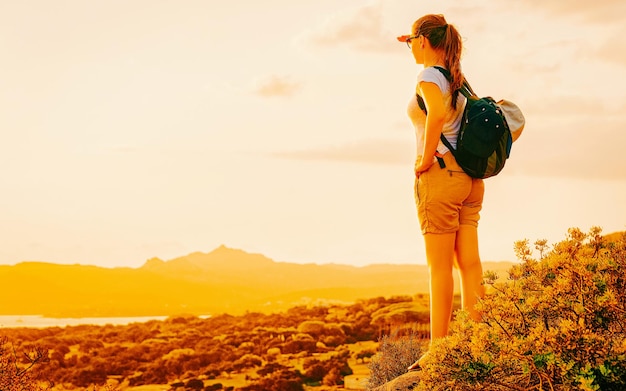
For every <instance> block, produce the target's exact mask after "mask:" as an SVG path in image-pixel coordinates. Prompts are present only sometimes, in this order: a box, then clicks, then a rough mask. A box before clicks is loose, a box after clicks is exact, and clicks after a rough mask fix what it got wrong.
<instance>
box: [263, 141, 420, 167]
mask: <svg viewBox="0 0 626 391" xmlns="http://www.w3.org/2000/svg"><path fill="white" fill-rule="evenodd" d="M414 148H415V146H414V145H413V144H412V143H410V142H407V141H406V140H390V139H376V140H373V139H369V140H360V141H356V142H353V143H348V144H343V145H337V146H325V147H319V148H313V149H308V150H302V151H293V152H278V153H274V154H273V155H274V156H276V157H280V158H285V159H296V160H326V161H340V162H353V163H370V164H394V165H408V166H410V165H411V164H412V161H413V159H414V158H415V157H414Z"/></svg>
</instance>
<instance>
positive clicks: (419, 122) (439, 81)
mask: <svg viewBox="0 0 626 391" xmlns="http://www.w3.org/2000/svg"><path fill="white" fill-rule="evenodd" d="M423 81H424V82H430V83H435V84H436V85H437V86H438V87H439V89H440V90H441V93H442V95H443V103H444V105H445V107H446V108H448V109H449V110H448V111H447V112H446V117H445V121H444V124H443V129H442V133H443V135H444V136H445V137H446V138H447V139H448V141H449V142H450V144H451V145H452V147H453V148H456V138H457V134H458V133H459V128H460V126H461V119H462V118H463V110H464V109H465V103H466V99H465V97H464V96H463V94H461V93H459V96H458V97H457V104H456V110H452V108H451V106H450V100H451V99H452V94H451V92H450V83H449V82H448V79H446V77H445V76H444V74H443V73H441V71H440V70H439V69H437V68H435V67H428V68H424V69H423V70H422V71H421V72H420V73H419V75H418V76H417V83H418V85H419V83H421V82H423ZM407 113H408V115H409V118H410V119H411V122H412V123H413V126H414V127H415V135H416V136H417V155H418V156H419V155H421V154H422V151H423V150H424V133H425V131H426V114H424V112H423V111H422V109H421V108H420V107H419V105H418V103H417V98H416V96H415V95H413V96H412V97H411V100H410V101H409V107H408V108H407ZM437 152H439V153H440V154H444V153H446V152H448V148H447V147H446V146H445V145H444V143H443V142H442V141H441V140H439V145H438V146H437Z"/></svg>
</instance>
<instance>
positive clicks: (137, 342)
mask: <svg viewBox="0 0 626 391" xmlns="http://www.w3.org/2000/svg"><path fill="white" fill-rule="evenodd" d="M411 302H413V298H411V297H410V296H398V297H392V298H383V297H379V298H373V299H368V300H361V301H358V302H356V303H354V304H350V305H331V306H313V307H308V306H298V307H294V308H291V309H289V310H288V311H285V312H282V313H275V314H262V313H256V312H251V313H247V314H245V315H241V316H233V315H228V314H222V315H218V316H214V317H210V318H206V319H204V318H199V317H196V316H192V315H189V316H176V317H170V318H168V319H167V320H165V321H156V320H155V321H149V322H145V323H133V324H130V325H126V326H113V325H105V326H94V325H81V326H73V327H63V328H61V327H50V328H44V329H29V328H14V329H0V334H2V335H4V337H5V338H8V340H10V341H13V342H12V343H13V344H14V346H13V348H12V349H14V351H16V352H32V351H37V352H39V356H37V357H40V359H38V360H42V361H43V359H44V358H45V361H47V362H46V363H45V364H43V365H37V367H36V368H35V369H36V371H35V372H32V371H29V372H28V378H29V379H31V380H33V381H34V380H41V381H42V382H44V383H45V382H46V381H50V382H52V383H54V384H55V385H56V386H57V387H64V388H67V389H70V388H78V389H80V390H84V389H85V388H89V390H93V389H94V386H97V387H98V388H100V389H103V388H102V387H103V386H104V385H105V384H107V383H108V384H114V385H118V386H120V387H122V386H140V385H149V384H169V385H171V386H172V387H173V388H174V385H177V386H180V387H185V388H186V389H196V388H194V387H198V386H200V385H202V387H205V388H199V389H214V390H221V389H224V390H228V389H230V390H233V389H237V390H242V391H255V390H268V389H271V390H276V391H296V390H303V387H304V386H314V387H321V388H323V387H324V386H326V387H335V386H340V385H342V384H343V378H344V377H345V376H347V375H350V374H352V373H353V369H352V368H351V366H350V364H349V360H350V361H351V362H353V363H355V362H357V361H358V360H361V362H362V363H363V362H365V360H366V359H368V358H369V357H371V356H372V355H373V354H374V351H372V350H365V351H361V350H358V349H354V348H353V347H354V346H355V345H356V344H357V343H359V342H360V341H375V340H376V339H377V338H378V336H379V335H380V334H381V333H382V329H381V328H386V327H387V325H386V324H385V322H384V321H382V320H381V319H382V318H381V316H382V315H381V314H382V313H387V312H390V313H393V314H394V316H399V315H398V312H399V311H401V310H400V309H398V304H401V303H411ZM389 306H391V307H392V308H394V311H385V310H384V309H385V308H386V307H389ZM408 308H409V309H407V311H409V315H407V316H411V315H410V314H411V313H413V311H414V310H416V308H415V306H409V307H408ZM418 309H419V308H418ZM421 310H422V311H423V310H425V308H421ZM374 314H376V319H377V321H376V322H373V319H374ZM389 321H391V318H390V319H389ZM374 348H375V347H374ZM11 351H13V350H11ZM20 354H21V353H20ZM31 357H34V356H32V355H31ZM24 360H25V359H24ZM24 360H23V361H24ZM26 364H27V362H26V361H24V362H23V363H20V365H26ZM353 365H354V364H353ZM3 376H4V377H6V374H5V373H4V372H0V378H2V377H3ZM236 377H241V378H244V379H245V381H244V382H243V383H244V384H241V385H240V386H237V387H233V386H227V385H226V383H227V381H225V380H229V379H232V378H236ZM24 379H26V377H24ZM224 379H225V380H224ZM6 381H7V382H8V381H9V380H6ZM44 383H42V384H44ZM0 384H2V383H0ZM33 384H34V383H33ZM270 385H271V386H270ZM206 387H209V388H206ZM55 389H56V388H55ZM0 390H2V391H14V390H13V389H10V388H9V389H6V390H5V389H4V388H2V387H0ZM20 391H31V389H28V388H24V389H23V390H22V389H20ZM32 391H34V389H32Z"/></svg>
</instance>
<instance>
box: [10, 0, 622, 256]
mask: <svg viewBox="0 0 626 391" xmlns="http://www.w3.org/2000/svg"><path fill="white" fill-rule="evenodd" d="M1 8H2V11H3V12H1V13H0V35H1V36H4V37H11V38H10V39H6V40H4V41H3V42H2V43H1V45H2V49H3V50H2V51H0V57H1V58H2V64H3V70H4V72H3V73H4V74H5V75H11V77H6V78H5V79H4V80H3V83H2V84H3V85H2V88H0V103H1V104H0V112H1V113H2V115H0V128H1V129H3V130H2V131H3V136H4V142H3V143H2V145H0V156H1V158H0V159H1V162H2V164H1V165H0V167H2V168H0V170H1V171H0V172H2V176H3V181H2V182H1V183H0V191H1V192H2V197H3V201H4V202H3V203H2V204H0V215H1V216H3V218H2V219H1V220H0V265H15V264H18V263H22V262H28V261H29V260H32V261H33V262H44V263H54V264H84V265H93V266H100V267H108V268H114V267H131V268H136V267H141V265H143V264H144V263H145V262H146V261H147V260H148V259H151V258H155V257H156V258H159V259H174V258H177V257H181V256H184V255H185V254H190V253H193V252H199V251H200V252H201V251H206V249H211V248H217V247H218V246H220V245H221V244H226V245H227V246H228V247H230V248H236V249H242V250H244V251H246V252H249V253H255V254H262V255H265V256H267V257H268V258H271V259H272V260H274V261H275V262H288V263H296V264H318V265H325V264H338V265H349V266H356V267H361V266H367V265H372V264H392V265H396V264H418V265H423V264H425V255H424V253H425V251H424V246H423V239H422V236H421V233H420V230H419V223H418V220H417V213H416V210H415V204H414V201H413V193H412V189H413V173H412V168H413V159H414V157H415V136H414V131H413V129H412V125H411V123H410V121H409V119H408V117H407V116H406V106H407V103H408V101H409V99H412V98H413V94H414V88H415V79H416V76H417V73H418V72H419V70H420V69H421V67H420V66H416V65H415V63H414V61H412V58H411V56H410V52H409V51H408V49H407V47H406V45H405V44H402V43H399V42H397V41H396V37H397V36H399V35H403V34H406V32H407V31H408V30H409V29H410V27H411V24H412V23H413V21H414V20H415V19H417V18H418V17H420V16H422V15H423V14H427V13H442V14H444V15H445V16H446V19H447V21H448V23H451V24H454V25H455V26H456V27H457V28H458V29H459V31H460V33H461V35H462V36H463V39H464V42H463V43H464V55H463V58H462V65H463V70H464V72H465V74H466V75H467V77H468V79H469V80H470V81H471V83H472V86H473V87H474V89H475V90H476V91H477V92H478V94H479V95H490V96H493V97H494V98H496V99H501V98H505V99H508V100H511V101H513V102H515V103H516V104H518V105H519V106H520V108H521V109H522V111H523V113H524V115H525V117H526V126H525V129H524V132H523V134H522V135H521V137H520V139H519V140H518V141H516V143H515V144H514V145H513V149H512V152H511V157H510V159H509V160H508V161H507V163H506V166H505V168H504V170H503V171H502V173H501V174H499V175H498V176H497V177H494V178H489V179H487V180H486V181H485V185H486V193H485V202H484V206H483V210H482V212H481V220H480V226H479V231H478V232H479V246H480V252H481V258H482V259H483V260H484V261H485V262H499V261H505V262H514V261H515V255H514V251H513V246H514V242H515V241H518V240H523V239H529V240H530V241H531V242H532V241H534V240H537V239H547V240H548V243H550V244H553V243H557V242H559V241H561V240H563V239H564V238H565V236H566V233H567V229H568V228H572V227H578V228H580V229H581V230H582V231H583V232H588V231H589V229H590V228H591V227H592V226H599V227H601V228H602V230H603V231H602V233H603V234H608V233H612V232H621V231H624V230H626V203H624V200H625V199H626V170H624V167H626V154H624V153H622V151H621V145H623V144H624V143H625V142H626V133H624V132H623V131H622V128H623V127H624V125H626V88H625V87H626V50H621V49H626V41H625V40H623V39H621V37H623V36H624V35H625V34H626V27H624V25H623V21H622V18H621V15H623V11H626V3H623V2H621V1H618V0H607V1H603V2H596V3H588V2H576V3H557V2H541V1H537V0H534V1H526V2H522V3H513V4H508V3H492V2H489V1H488V0H479V1H476V2H472V4H459V3H457V2H454V1H453V0H445V1H440V2H436V3H428V4H422V3H421V2H415V1H411V0H377V1H366V2H363V1H358V0H347V1H345V2H342V3H341V4H338V3H337V2H334V1H331V0H318V1H312V0H305V1H299V2H295V3H294V2H290V1H287V0H267V1H264V2H255V1H251V0H246V1H245V2H244V3H241V2H240V3H237V4H235V3H231V2H227V1H225V0H221V1H220V0H217V1H213V2H205V1H200V0H185V1H184V2H179V3H171V2H167V1H148V0H138V1H134V2H132V3H128V2H124V1H121V0H113V1H107V2H89V3H85V2H81V1H78V0H67V1H64V2H53V3H51V2H46V1H43V0H27V1H22V2H9V3H7V4H4V5H2V7H1ZM51 15H52V16H53V17H51Z"/></svg>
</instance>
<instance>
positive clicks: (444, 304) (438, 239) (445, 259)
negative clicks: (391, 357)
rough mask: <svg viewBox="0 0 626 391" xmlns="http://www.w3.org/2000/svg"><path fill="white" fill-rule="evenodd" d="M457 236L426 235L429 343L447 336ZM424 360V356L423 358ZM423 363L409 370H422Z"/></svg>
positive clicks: (450, 312) (451, 234) (452, 292)
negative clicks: (428, 275)
mask: <svg viewBox="0 0 626 391" xmlns="http://www.w3.org/2000/svg"><path fill="white" fill-rule="evenodd" d="M455 239H456V233H454V232H453V233H449V234H425V235H424V243H425V245H426V246H425V247H426V261H427V262H428V270H429V274H430V340H431V341H432V340H434V339H437V338H443V337H445V336H447V335H448V328H449V326H450V317H451V316H452V300H453V295H454V278H453V276H452V268H453V263H454V255H455V254H454V247H455V246H454V242H455ZM422 358H423V356H422ZM419 362H420V360H418V361H417V362H416V363H414V364H413V365H411V366H410V367H409V370H413V369H417V368H419V366H420V364H419Z"/></svg>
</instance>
